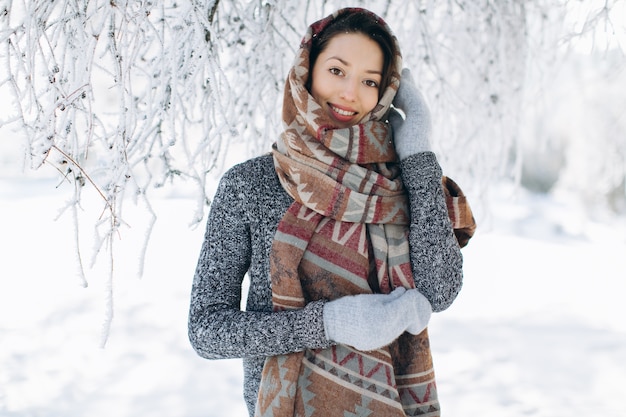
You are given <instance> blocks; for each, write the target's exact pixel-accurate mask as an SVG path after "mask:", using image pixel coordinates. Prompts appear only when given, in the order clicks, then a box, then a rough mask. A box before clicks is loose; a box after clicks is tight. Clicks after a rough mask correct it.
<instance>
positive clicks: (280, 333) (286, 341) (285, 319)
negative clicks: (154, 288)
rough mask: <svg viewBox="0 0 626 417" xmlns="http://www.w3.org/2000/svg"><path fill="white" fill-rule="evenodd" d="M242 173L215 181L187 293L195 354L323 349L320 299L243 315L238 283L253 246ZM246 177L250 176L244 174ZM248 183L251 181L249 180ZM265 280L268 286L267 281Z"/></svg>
mask: <svg viewBox="0 0 626 417" xmlns="http://www.w3.org/2000/svg"><path fill="white" fill-rule="evenodd" d="M244 171H245V169H243V168H233V169H231V170H230V171H229V172H227V173H226V174H225V175H224V177H223V178H222V180H221V181H220V184H219V187H218V190H217V192H216V195H215V197H214V199H213V202H212V205H211V210H210V212H209V216H208V220H207V227H206V233H205V239H204V242H203V244H202V248H201V251H200V256H199V259H198V265H197V267H196V272H195V275H194V279H193V285H192V290H191V299H190V310H189V322H188V331H189V339H190V342H191V344H192V346H193V347H194V349H195V350H196V352H197V353H198V354H199V355H200V356H202V357H205V358H208V359H221V358H251V357H259V356H273V355H280V354H285V353H290V352H296V351H300V350H303V349H306V348H318V347H327V346H328V345H329V344H330V342H329V341H328V340H327V339H326V337H325V333H324V325H323V319H322V312H323V304H324V302H323V301H320V302H314V303H311V304H309V305H307V306H306V307H305V308H304V309H302V310H294V311H283V312H272V311H271V309H270V311H242V310H241V308H240V304H241V291H242V281H243V278H244V276H245V274H246V273H247V271H248V268H249V267H250V262H251V256H252V251H253V245H255V244H259V243H258V242H254V241H253V240H252V237H251V236H252V233H251V231H250V222H249V221H248V218H249V214H248V213H246V209H245V207H246V195H245V192H246V191H245V190H252V189H254V184H250V183H247V182H246V178H247V177H246V174H245V172H244ZM248 175H249V174H248ZM250 181H253V179H250ZM264 282H266V283H267V286H269V285H270V280H269V277H268V279H267V280H265V281H264Z"/></svg>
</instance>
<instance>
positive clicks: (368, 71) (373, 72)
mask: <svg viewBox="0 0 626 417" xmlns="http://www.w3.org/2000/svg"><path fill="white" fill-rule="evenodd" d="M331 59H336V60H337V61H339V62H341V63H342V64H343V65H345V66H347V67H349V66H350V63H349V62H348V61H346V60H344V59H342V58H340V57H338V56H331V57H329V58H327V59H326V62H328V61H330V60H331ZM366 72H367V73H368V74H378V75H380V76H381V77H382V75H383V73H382V71H376V70H367V71H366Z"/></svg>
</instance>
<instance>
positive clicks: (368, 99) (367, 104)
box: [362, 88, 378, 113]
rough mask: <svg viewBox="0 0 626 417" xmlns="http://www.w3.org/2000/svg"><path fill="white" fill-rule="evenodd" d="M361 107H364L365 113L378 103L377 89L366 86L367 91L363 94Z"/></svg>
mask: <svg viewBox="0 0 626 417" xmlns="http://www.w3.org/2000/svg"><path fill="white" fill-rule="evenodd" d="M362 97H363V109H366V111H365V113H368V112H370V111H371V110H373V109H374V107H376V105H377V104H378V90H376V89H374V88H368V91H366V92H365V94H363V96H362Z"/></svg>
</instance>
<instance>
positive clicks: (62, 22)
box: [0, 0, 626, 333]
mask: <svg viewBox="0 0 626 417" xmlns="http://www.w3.org/2000/svg"><path fill="white" fill-rule="evenodd" d="M343 3H344V2H340V1H330V0H328V1H324V0H309V1H306V2H295V1H287V0H263V1H261V0H229V1H220V0H205V1H199V0H191V1H185V2H177V1H172V0H163V1H154V0H141V1H139V0H138V1H132V0H55V1H49V0H0V43H1V46H0V59H1V60H0V65H1V68H2V72H1V73H0V74H1V75H0V96H1V97H3V98H4V100H6V101H7V102H8V103H10V107H9V110H8V112H7V114H2V115H1V116H0V127H3V128H5V130H6V128H7V127H10V128H11V129H12V131H13V132H15V133H16V134H15V136H14V137H16V138H18V139H12V140H19V139H20V138H23V139H22V140H24V141H25V142H26V147H25V148H26V149H27V151H26V153H25V155H24V158H25V165H27V166H29V167H30V168H33V169H38V168H40V167H42V166H49V167H53V168H54V169H56V170H58V172H59V175H60V177H61V178H62V179H63V184H64V186H69V187H73V198H72V199H71V201H69V202H68V205H67V207H66V210H67V211H69V212H70V213H71V215H73V216H74V218H75V219H76V220H75V230H74V234H75V236H76V240H77V244H76V247H77V248H80V247H81V245H80V242H79V241H78V240H79V233H78V229H79V221H78V217H77V209H78V207H79V206H80V204H81V199H82V196H83V193H84V192H85V190H86V189H89V190H90V192H96V193H98V195H99V196H100V198H101V210H102V213H98V216H99V217H96V218H97V220H96V224H95V226H96V230H97V231H98V239H97V241H98V242H97V245H96V250H95V251H94V255H93V259H95V257H97V255H98V254H99V253H101V252H102V250H103V249H105V251H106V252H107V253H108V254H110V255H111V256H112V253H113V248H112V245H113V244H114V242H115V240H116V239H115V237H116V236H117V235H118V234H120V233H123V229H124V226H125V217H124V210H123V207H124V205H123V204H122V203H123V202H124V201H125V200H130V201H134V202H135V203H136V204H143V205H144V206H145V207H146V209H147V211H148V212H149V213H152V210H151V206H150V199H151V195H152V193H153V192H154V191H155V190H157V189H159V188H164V187H178V186H180V184H183V183H184V184H186V185H188V184H192V185H193V188H194V190H195V191H194V195H195V196H196V197H197V207H196V210H195V215H194V216H193V218H192V219H191V223H193V224H200V223H201V222H202V219H203V218H204V215H205V212H206V209H207V207H208V206H209V204H210V197H211V193H210V184H211V183H212V182H214V180H215V177H216V176H217V175H219V174H220V173H221V171H222V170H223V168H224V166H225V164H224V158H225V157H226V156H227V155H228V154H229V152H233V149H239V150H240V149H246V152H247V155H249V156H252V155H256V154H259V153H261V152H266V151H267V150H269V148H270V145H271V143H272V142H273V141H274V140H275V139H276V137H277V136H278V134H279V133H280V130H281V122H280V120H281V118H280V109H281V101H282V93H283V84H284V79H285V76H286V74H287V71H288V69H289V67H290V66H291V61H292V59H293V56H294V54H295V51H296V48H297V47H298V45H299V41H300V39H301V37H302V35H303V33H304V30H305V28H306V27H307V26H308V24H310V23H311V22H313V21H314V20H317V19H319V18H321V17H323V16H326V15H328V14H330V13H331V12H333V11H334V10H336V9H338V8H340V7H343ZM625 3H626V1H624V0H606V1H595V0H594V1H584V2H583V1H575V0H560V1H550V0H535V1H523V0H502V1H492V0H476V1H464V0H457V1H446V2H434V1H430V0H421V1H411V2H406V1H397V0H384V1H382V0H379V1H371V0H370V1H368V0H361V1H355V2H353V4H354V5H355V6H360V7H365V8H368V9H370V10H372V11H374V12H376V13H378V14H379V15H381V16H382V17H383V18H384V19H386V20H387V21H388V22H389V24H390V26H391V27H392V29H393V30H394V32H395V33H396V35H397V36H398V38H399V40H400V44H401V46H402V48H403V54H404V59H405V65H406V66H408V67H410V68H411V69H412V70H413V73H414V74H415V76H416V81H417V82H418V84H419V86H420V88H421V89H422V91H423V92H424V95H425V97H426V99H427V101H428V102H429V105H430V107H431V113H432V115H433V124H434V137H433V145H434V149H435V151H436V153H437V154H438V157H439V160H440V161H441V163H442V166H443V168H444V172H446V174H448V175H450V176H452V177H453V178H455V179H456V180H457V181H458V182H459V183H460V184H461V185H462V187H463V188H464V189H465V190H466V191H467V192H468V194H470V195H471V196H472V200H473V201H474V204H475V205H476V206H478V205H479V204H480V196H481V195H482V194H484V193H485V192H487V190H488V189H489V184H490V183H492V182H493V180H494V179H498V178H500V177H508V178H515V179H517V180H521V181H522V182H523V183H524V181H525V183H526V184H528V185H529V186H530V187H535V188H538V189H543V190H544V191H545V190H548V189H550V188H551V187H552V186H554V184H556V183H558V182H559V181H560V183H562V184H564V185H563V186H564V187H570V188H571V187H574V188H576V187H578V188H577V190H578V191H580V192H581V193H590V190H593V189H594V188H593V187H594V186H597V185H598V183H602V184H603V187H604V188H602V189H601V190H597V192H599V193H600V194H603V195H612V194H611V193H613V194H614V193H616V192H618V194H619V187H620V186H621V187H622V195H623V188H624V178H625V177H626V168H625V167H626V137H625V135H624V131H625V128H626V126H625V125H626V121H625V117H624V109H626V105H625V104H626V103H625V99H624V97H626V94H624V93H625V92H626V91H624V88H625V87H624V86H625V85H626V83H625V82H624V68H625V65H624V63H625V60H624V42H626V41H625V30H624V20H623V19H624V18H623V16H626V8H625V5H624V4H625ZM581 45H588V46H587V49H588V50H587V51H586V52H585V53H581V52H580V47H581ZM572 60H573V62H575V63H577V65H579V66H580V68H579V69H580V70H581V71H585V72H587V73H589V74H592V76H594V77H597V76H598V74H600V76H601V77H606V78H601V80H603V81H604V82H603V83H602V84H601V91H596V90H593V89H591V88H584V86H581V88H582V89H581V91H582V92H584V94H585V95H587V96H588V99H589V100H590V101H592V102H594V104H593V106H592V108H588V107H585V106H589V105H588V104H586V103H587V101H585V102H584V104H581V105H582V107H580V106H579V107H578V110H579V113H580V112H581V111H582V114H577V115H576V117H583V118H584V117H588V118H591V117H592V116H593V117H594V118H597V120H594V122H593V123H590V124H587V125H584V126H582V128H584V129H591V128H592V127H593V129H592V130H591V131H587V132H584V134H583V133H582V132H581V134H580V135H578V136H577V137H571V131H556V129H557V127H556V126H557V125H556V124H555V123H554V122H555V120H558V121H562V120H563V118H567V117H566V116H567V114H568V113H567V112H568V111H569V109H570V107H571V106H569V105H568V104H569V103H563V102H558V101H557V102H555V101H554V97H557V98H558V95H553V96H551V97H545V96H544V95H543V94H542V93H543V92H544V91H545V90H546V89H549V88H550V86H551V85H552V83H555V84H556V81H558V80H559V77H562V76H563V74H564V73H565V72H566V70H565V69H564V68H565V67H566V66H565V63H566V62H572ZM598 61H599V68H598V66H596V65H595V64H598ZM567 68H570V67H567ZM567 75H568V76H569V77H570V78H574V79H575V77H579V76H580V73H578V72H575V73H568V74H567ZM559 86H560V88H567V85H565V84H563V83H560V84H559ZM616 86H617V87H618V88H615V87H616ZM581 103H583V102H581ZM591 113H594V114H593V115H592V114H591ZM546 114H553V116H549V117H546ZM572 117H573V116H572ZM561 126H563V125H561ZM565 126H567V124H566V125H565ZM581 135H582V136H581ZM590 136H593V137H594V139H593V143H595V144H598V145H599V146H597V147H590V146H589V143H590V141H589V140H587V141H585V140H584V138H589V137H590ZM580 137H582V138H583V140H580ZM590 152H591V153H593V152H595V154H593V158H592V159H591V160H589V159H585V158H584V156H585V155H588V154H590ZM524 156H527V157H526V158H524ZM607 158H608V159H607ZM580 159H582V160H584V163H585V164H586V168H585V169H587V170H589V171H590V175H589V176H588V178H590V180H589V181H588V182H587V183H584V184H580V183H579V181H578V178H579V175H578V173H579V169H580V166H581V165H580V161H579V160H580ZM604 159H607V160H608V161H609V163H608V165H607V164H605V163H604V162H603V161H604ZM620 184H621V185H620ZM616 201H617V200H616ZM478 211H480V209H479V210H478ZM155 220H156V219H155V216H154V213H152V219H151V220H150V225H152V224H154V221H155ZM148 241H149V233H148V236H147V237H146V245H147V243H148ZM81 262H82V261H81ZM92 262H93V260H92ZM110 262H111V267H110V280H112V275H113V259H111V260H110ZM81 271H82V267H81ZM81 274H83V280H84V283H85V285H86V282H87V281H86V279H85V278H84V273H83V272H81ZM109 302H110V303H112V295H111V294H109ZM111 308H112V305H111ZM111 314H112V313H111ZM111 317H112V316H109V318H108V324H110V319H111ZM108 324H107V325H108ZM105 333H106V332H105Z"/></svg>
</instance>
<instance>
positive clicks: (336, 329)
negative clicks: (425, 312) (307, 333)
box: [323, 288, 412, 351]
mask: <svg viewBox="0 0 626 417" xmlns="http://www.w3.org/2000/svg"><path fill="white" fill-rule="evenodd" d="M406 292H407V291H406V290H405V289H404V288H396V289H395V290H394V291H393V292H391V293H390V294H358V295H349V296H344V297H341V298H338V299H336V300H333V301H329V302H327V303H326V304H325V305H324V316H323V317H324V329H325V331H326V337H327V338H328V339H329V340H332V341H334V342H337V343H342V344H345V345H349V346H353V347H355V348H356V349H358V350H364V351H367V350H375V349H379V348H381V347H383V346H386V345H388V344H390V343H391V342H393V341H394V340H395V339H396V338H397V337H398V336H400V335H401V334H402V333H403V332H404V331H405V330H406V329H407V325H408V324H407V314H408V312H407V311H403V310H405V309H406V308H412V307H410V299H407V300H406V301H404V302H403V303H402V304H400V303H396V301H398V300H399V299H400V298H402V296H403V294H405V293H406ZM411 311H412V310H411Z"/></svg>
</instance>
